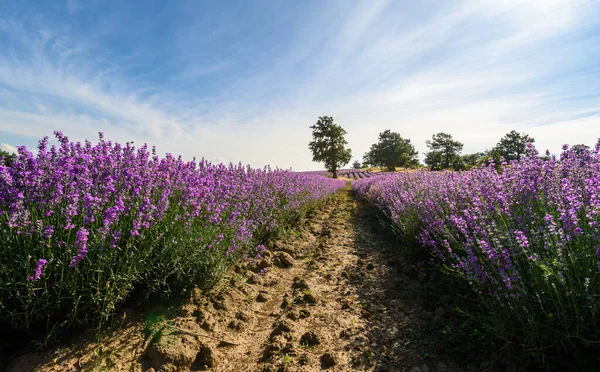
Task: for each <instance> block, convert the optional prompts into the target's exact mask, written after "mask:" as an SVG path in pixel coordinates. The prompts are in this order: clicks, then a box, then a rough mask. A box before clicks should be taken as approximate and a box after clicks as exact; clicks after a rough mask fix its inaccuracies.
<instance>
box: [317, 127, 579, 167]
mask: <svg viewBox="0 0 600 372" xmlns="http://www.w3.org/2000/svg"><path fill="white" fill-rule="evenodd" d="M310 128H311V129H312V130H313V140H312V141H311V142H310V143H309V148H310V150H311V151H312V153H313V161H318V162H323V163H325V169H327V170H328V171H329V172H331V174H332V175H333V177H334V178H337V171H338V170H339V169H340V168H341V167H343V166H344V165H346V164H348V163H349V162H350V160H351V158H352V151H351V150H350V149H349V148H346V145H347V144H348V142H347V141H346V139H345V137H344V136H345V135H346V134H347V133H346V131H345V130H344V129H343V128H342V127H341V126H340V125H337V124H335V123H334V121H333V117H330V116H321V117H319V119H318V121H317V123H316V124H314V125H312V126H311V127H310ZM533 142H535V139H534V138H532V137H530V136H529V135H527V134H526V133H518V132H517V131H514V130H512V131H510V132H509V133H507V134H506V135H505V136H504V137H502V138H500V140H499V141H498V143H497V144H496V146H494V147H493V148H492V149H491V150H485V151H484V152H476V153H472V154H464V155H463V154H462V151H463V146H464V145H463V143H462V142H459V141H457V140H455V139H454V138H453V137H452V135H450V134H448V133H436V134H434V135H433V136H432V137H431V139H430V140H427V141H425V144H426V145H427V148H428V149H429V151H428V152H426V153H425V165H426V166H427V167H428V168H429V169H431V170H444V169H451V170H468V169H471V168H472V167H475V166H480V165H482V164H487V163H488V162H489V161H490V160H491V159H492V160H493V161H494V163H495V164H497V165H500V164H501V163H502V161H506V162H510V161H512V160H519V159H521V158H522V157H523V156H525V155H526V154H527V144H528V143H533ZM576 146H579V147H577V148H581V151H588V150H589V147H587V146H585V145H576ZM418 156H419V153H418V151H416V150H415V147H414V146H413V144H412V143H411V142H410V139H408V138H404V137H402V136H401V135H400V133H398V132H392V131H391V130H390V129H386V130H384V131H383V132H381V133H379V138H378V141H377V143H374V144H372V145H371V148H370V149H369V151H367V152H366V153H365V154H364V156H363V161H362V163H361V162H360V161H358V160H355V161H354V162H353V163H352V168H355V169H358V168H361V167H369V166H373V167H384V168H385V169H387V170H388V171H393V170H395V169H396V168H397V167H401V168H414V167H418V166H419V165H420V164H419V157H418Z"/></svg>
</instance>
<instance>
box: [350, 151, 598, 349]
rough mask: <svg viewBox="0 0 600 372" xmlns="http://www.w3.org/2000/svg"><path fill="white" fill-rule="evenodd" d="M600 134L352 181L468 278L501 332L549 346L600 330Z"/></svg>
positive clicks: (493, 329)
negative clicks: (474, 162)
mask: <svg viewBox="0 0 600 372" xmlns="http://www.w3.org/2000/svg"><path fill="white" fill-rule="evenodd" d="M599 149H600V141H599V143H598V145H596V148H595V150H587V149H585V148H582V147H581V146H574V147H572V148H569V147H568V146H564V147H563V152H562V153H561V154H560V156H559V157H555V156H550V154H549V153H547V154H546V156H545V157H540V156H538V153H537V152H536V151H535V149H534V148H533V147H532V146H531V145H530V146H529V156H528V157H526V158H524V159H522V160H521V161H514V162H511V163H510V164H503V165H502V167H501V169H500V170H497V169H496V167H495V166H494V164H490V165H489V166H483V167H481V168H478V169H473V170H471V171H468V172H427V171H416V172H406V173H400V174H390V175H383V176H378V177H371V178H368V179H364V180H360V181H356V182H353V184H352V186H353V188H354V190H355V191H356V192H357V193H358V194H359V195H361V196H362V197H363V198H365V199H366V200H367V201H369V202H370V203H372V204H373V205H374V206H375V207H377V208H378V209H379V210H380V211H381V212H382V214H384V215H385V216H386V219H387V220H388V221H389V222H390V223H391V225H392V226H393V228H394V230H395V231H396V232H397V233H398V235H400V236H401V237H403V238H404V239H414V241H416V242H418V243H419V244H420V246H422V247H424V248H426V249H427V250H428V252H429V253H430V255H431V257H432V258H433V259H434V261H435V262H437V264H438V265H439V266H440V267H441V268H442V269H443V270H444V271H446V272H448V273H450V274H452V275H454V276H455V277H457V278H460V279H462V280H463V281H464V282H465V283H468V286H469V287H470V288H471V289H472V290H473V293H475V294H476V296H477V298H479V300H480V301H479V303H480V307H481V308H483V309H485V310H484V313H485V318H484V319H483V320H482V324H484V325H485V326H486V327H488V329H489V330H490V333H491V334H494V335H495V336H496V337H497V338H498V339H501V340H503V341H504V342H506V343H508V344H511V345H516V346H518V347H526V348H528V349H529V350H532V349H536V350H540V349H542V350H544V349H547V348H550V347H557V346H558V347H564V348H566V349H569V348H571V347H573V346H574V345H580V344H588V345H589V344H592V343H594V342H597V339H598V336H599V335H600V334H599V333H598V331H597V321H596V316H597V315H598V311H599V309H600V272H599V270H600V230H599V226H600V225H599V224H600V154H599Z"/></svg>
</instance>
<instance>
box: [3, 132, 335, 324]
mask: <svg viewBox="0 0 600 372" xmlns="http://www.w3.org/2000/svg"><path fill="white" fill-rule="evenodd" d="M55 135H56V138H57V139H58V141H59V143H60V144H59V145H58V146H52V147H51V148H48V139H47V138H45V139H44V140H42V141H40V145H39V148H38V151H37V154H36V155H35V156H34V155H33V154H32V153H31V152H29V151H27V149H25V148H19V156H18V158H17V160H15V161H14V162H13V163H12V164H11V165H10V166H4V165H0V236H1V239H0V286H1V287H2V290H1V291H0V322H11V323H13V324H14V325H16V326H20V327H30V326H32V325H33V324H35V323H36V322H40V321H50V322H55V321H58V320H65V319H66V321H67V323H68V324H76V323H81V322H86V321H88V320H93V319H99V318H102V317H104V316H107V315H108V314H110V313H111V312H112V311H114V309H115V307H116V306H118V304H119V303H121V302H122V301H123V300H124V299H125V298H126V297H127V296H128V295H129V293H130V292H131V291H132V289H133V288H134V286H143V287H145V288H148V289H155V288H159V287H160V286H161V285H164V284H166V282H167V281H169V282H171V281H179V282H182V283H191V282H193V281H196V280H202V281H205V282H207V281H208V282H209V281H211V280H212V279H214V278H216V277H218V275H219V273H222V272H223V271H224V270H225V269H226V267H227V266H228V265H229V264H230V263H231V262H232V261H234V260H237V259H240V258H250V257H253V256H255V255H256V254H257V253H259V252H260V250H261V248H262V247H261V246H260V245H259V246H258V247H256V245H257V244H259V243H260V242H261V241H262V239H264V238H265V237H266V235H267V234H269V233H271V232H273V231H275V230H276V229H277V228H278V227H280V226H282V225H283V224H286V223H290V222H291V221H292V220H293V219H295V218H297V217H298V216H299V215H301V214H302V213H304V212H306V210H308V209H309V208H311V207H314V205H315V204H316V203H317V202H319V201H320V200H322V199H323V198H326V197H327V196H328V195H330V194H332V193H333V192H335V191H336V190H337V189H339V188H342V187H344V182H343V181H338V180H332V179H327V178H325V177H321V176H315V175H307V174H301V173H294V172H291V171H283V170H271V169H268V168H267V169H264V170H260V169H252V168H249V167H244V166H242V165H229V166H224V165H212V164H210V163H207V162H205V161H204V160H202V161H201V162H199V163H196V162H184V161H183V160H182V159H181V158H180V157H179V158H176V157H173V156H171V155H167V156H166V157H164V158H160V157H158V156H156V155H155V150H154V149H152V150H151V151H149V149H148V148H147V146H145V145H144V146H143V147H141V148H139V149H136V148H134V147H133V146H132V145H130V144H127V145H125V146H122V145H119V144H118V143H112V142H110V141H105V140H104V139H103V136H102V134H100V141H99V142H98V143H97V144H92V143H90V142H87V141H86V142H85V143H79V142H77V143H73V142H70V141H69V140H68V138H67V137H65V136H64V135H62V134H61V133H60V132H56V133H55Z"/></svg>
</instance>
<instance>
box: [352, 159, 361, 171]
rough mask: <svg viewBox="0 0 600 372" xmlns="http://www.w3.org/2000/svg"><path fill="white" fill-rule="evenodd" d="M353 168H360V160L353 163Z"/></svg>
mask: <svg viewBox="0 0 600 372" xmlns="http://www.w3.org/2000/svg"><path fill="white" fill-rule="evenodd" d="M352 168H354V169H360V162H359V161H358V160H355V161H354V163H352Z"/></svg>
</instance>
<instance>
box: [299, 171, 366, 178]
mask: <svg viewBox="0 0 600 372" xmlns="http://www.w3.org/2000/svg"><path fill="white" fill-rule="evenodd" d="M303 173H307V174H318V175H321V176H324V177H331V173H330V172H329V171H326V170H323V171H306V172H303ZM337 174H338V177H346V178H351V179H355V180H358V179H362V178H369V177H372V176H375V175H377V174H378V173H375V172H371V171H363V170H360V169H340V170H338V172H337Z"/></svg>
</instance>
